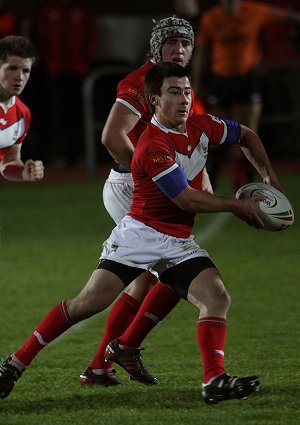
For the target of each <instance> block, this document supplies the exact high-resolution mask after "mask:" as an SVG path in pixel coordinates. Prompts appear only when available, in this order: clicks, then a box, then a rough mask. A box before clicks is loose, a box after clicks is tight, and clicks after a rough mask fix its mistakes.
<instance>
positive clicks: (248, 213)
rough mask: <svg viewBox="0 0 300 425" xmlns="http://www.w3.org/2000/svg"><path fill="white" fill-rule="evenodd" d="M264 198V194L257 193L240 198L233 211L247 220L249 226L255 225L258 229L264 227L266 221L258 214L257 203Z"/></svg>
mask: <svg viewBox="0 0 300 425" xmlns="http://www.w3.org/2000/svg"><path fill="white" fill-rule="evenodd" d="M263 199H264V196H262V195H256V196H253V197H251V198H241V199H239V200H238V201H239V202H238V203H237V205H236V206H235V209H234V211H233V213H234V214H235V215H236V216H237V217H238V218H240V219H241V220H243V221H245V222H246V223H247V224H248V225H249V226H252V227H255V228H256V229H263V228H264V222H263V221H262V219H261V217H260V216H259V214H258V211H257V208H256V204H257V203H258V202H260V201H262V200H263Z"/></svg>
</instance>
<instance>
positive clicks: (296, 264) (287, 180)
mask: <svg viewBox="0 0 300 425" xmlns="http://www.w3.org/2000/svg"><path fill="white" fill-rule="evenodd" d="M281 181H282V183H283V186H284V187H285V188H286V194H287V195H288V197H289V198H290V199H291V201H292V203H293V205H294V208H295V211H296V223H295V224H294V226H293V227H292V228H291V229H289V230H287V231H284V232H277V233H271V232H266V231H256V230H255V229H253V228H250V227H248V226H247V225H246V224H244V223H242V222H241V221H239V220H238V219H236V218H235V217H233V216H228V217H226V220H224V222H223V224H222V226H221V227H220V228H219V229H218V230H217V231H216V229H215V227H214V226H215V225H214V221H213V220H215V218H216V217H213V216H215V215H204V216H202V217H198V219H197V223H196V226H195V234H196V235H197V237H198V238H199V240H201V234H204V235H206V236H205V237H204V238H203V240H201V243H202V245H203V247H205V248H206V249H207V250H208V251H209V253H210V255H211V257H212V259H213V260H214V262H215V263H216V265H217V266H218V268H219V270H220V271H221V274H222V276H223V278H224V281H225V283H226V286H227V288H228V290H229V293H230V294H231V297H232V305H231V309H230V312H229V317H228V339H227V346H226V367H227V371H228V372H229V373H232V374H238V375H244V374H245V375H247V374H258V375H259V376H261V378H262V386H261V392H260V393H258V394H257V395H255V396H253V397H250V398H249V399H248V400H242V401H230V402H224V403H220V404H219V405H217V406H213V407H211V406H207V405H205V404H204V403H203V401H202V400H201V380H202V376H201V375H202V373H201V362H200V355H199V350H198V347H197V343H196V338H195V334H196V322H197V309H196V308H195V307H193V306H192V305H190V304H188V303H187V302H185V301H182V302H181V303H180V304H179V306H178V307H177V308H176V309H175V310H174V311H173V312H172V313H171V314H170V316H169V317H167V318H166V319H165V320H164V321H163V322H162V323H160V324H159V326H158V327H157V328H156V329H155V330H154V331H153V332H152V333H151V334H150V336H149V337H148V339H147V340H145V342H144V347H145V352H143V358H144V362H145V364H146V366H147V367H148V369H149V370H150V371H151V372H154V373H155V375H156V376H157V377H158V379H159V380H160V382H161V383H160V385H157V386H154V387H147V386H143V385H141V384H137V383H135V382H132V381H130V380H129V379H128V376H127V375H126V373H125V372H124V371H123V370H122V369H121V368H120V367H118V366H117V367H116V369H117V371H118V375H119V377H120V378H121V379H122V381H123V385H120V386H118V388H102V387H92V388H91V387H83V388H82V387H80V385H79V374H80V372H81V371H82V370H83V369H84V368H85V367H86V365H87V364H88V362H89V360H90V358H91V356H92V355H93V353H94V351H95V349H96V347H97V344H98V341H99V338H100V336H101V332H102V329H103V325H104V322H105V318H106V315H107V311H105V312H103V313H102V314H100V315H98V316H96V317H94V318H92V319H89V320H87V321H85V322H83V323H80V324H78V325H76V326H74V328H72V329H71V330H70V331H68V332H67V333H66V334H65V335H64V336H62V337H61V338H59V339H58V340H57V341H55V342H54V343H52V344H51V345H50V346H48V347H47V348H46V349H44V350H43V351H42V352H41V353H40V355H39V356H38V357H37V358H36V359H35V360H34V361H33V363H32V365H31V366H30V368H28V370H27V371H26V372H25V373H24V375H23V376H22V378H21V379H20V381H19V382H18V383H17V385H16V387H15V389H14V390H13V392H12V393H11V395H10V396H9V397H8V398H7V399H5V400H0V425H40V424H42V425H82V424H90V425H94V424H95V425H96V424H99V425H127V424H128V425H152V424H157V425H163V424H164V425H194V424H201V425H211V424H222V425H229V424H230V425H232V424H234V425H241V424H243V425H296V424H298V423H299V417H300V401H299V400H300V356H299V353H300V351H299V343H300V320H299V319H300V313H299V311H300V309H299V298H300V289H299V284H300V279H299V278H300V245H299V241H300V225H299V221H298V215H299V211H300V196H299V195H300V193H299V175H297V174H285V175H283V176H282V178H281ZM223 190H224V192H225V193H230V189H229V188H228V184H227V182H226V181H225V182H224V188H223ZM101 191H102V182H101V181H100V182H81V183H80V182H78V183H71V182H68V183H52V184H46V183H39V184H35V185H34V184H13V183H11V184H9V183H8V184H5V185H2V186H1V187H0V226H1V229H0V231H1V235H0V236H1V240H0V243H1V245H0V356H1V357H2V358H3V357H6V356H7V355H9V354H10V353H11V352H13V351H14V350H16V349H18V348H19V346H20V345H21V344H22V343H23V342H24V340H25V338H27V336H29V335H30V333H31V332H32V330H33V329H34V327H35V326H36V325H37V323H38V322H39V321H40V320H41V318H42V317H43V316H44V315H45V314H46V313H47V312H48V310H49V309H50V308H52V307H53V306H54V305H55V304H56V303H57V302H59V301H60V300H62V299H65V298H70V297H72V296H74V295H76V294H77V293H78V291H79V290H80V289H81V287H82V286H83V284H84V283H85V282H86V280H87V278H88V277H89V275H90V273H91V271H92V270H93V267H94V266H95V264H96V263H97V259H98V255H99V254H100V252H101V244H102V241H103V240H104V239H105V238H106V237H107V236H108V235H109V233H110V230H111V229H112V227H113V222H112V220H111V219H110V218H109V216H108V214H107V213H106V212H105V210H104V207H103V204H102V198H101ZM208 228H209V229H211V231H210V232H207V233H204V230H205V229H208Z"/></svg>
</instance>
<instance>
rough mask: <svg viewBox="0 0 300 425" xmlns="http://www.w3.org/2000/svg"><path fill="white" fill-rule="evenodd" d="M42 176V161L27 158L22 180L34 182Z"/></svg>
mask: <svg viewBox="0 0 300 425" xmlns="http://www.w3.org/2000/svg"><path fill="white" fill-rule="evenodd" d="M43 178H44V165H43V163H42V161H33V160H32V159H28V160H27V161H26V162H25V164H24V170H23V180H24V181H28V182H36V181H39V180H42V179H43Z"/></svg>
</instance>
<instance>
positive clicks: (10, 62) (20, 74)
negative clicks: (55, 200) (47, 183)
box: [0, 35, 44, 182]
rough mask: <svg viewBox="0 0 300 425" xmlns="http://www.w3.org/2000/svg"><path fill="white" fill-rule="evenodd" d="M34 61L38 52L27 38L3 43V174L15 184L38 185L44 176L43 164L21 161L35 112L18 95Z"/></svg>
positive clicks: (0, 139)
mask: <svg viewBox="0 0 300 425" xmlns="http://www.w3.org/2000/svg"><path fill="white" fill-rule="evenodd" d="M34 61H35V53H34V49H33V47H32V45H31V43H30V42H29V41H28V40H27V39H26V38H24V37H21V36H16V35H9V36H6V37H3V38H2V39H1V40H0V130H1V131H0V173H1V174H2V176H3V177H4V178H6V179H7V180H11V181H30V182H35V181H38V180H41V179H42V178H43V177H44V166H43V163H42V161H33V160H32V159H28V160H27V161H26V162H25V163H24V162H23V161H22V159H21V146H22V142H23V140H24V139H25V137H26V135H27V132H28V130H29V126H30V118H31V113H30V110H29V109H28V107H27V106H26V105H24V103H23V102H22V101H21V100H20V99H19V97H18V96H19V95H20V94H21V93H22V91H23V90H24V88H25V86H26V84H27V81H28V79H29V77H30V73H31V67H32V65H33V63H34Z"/></svg>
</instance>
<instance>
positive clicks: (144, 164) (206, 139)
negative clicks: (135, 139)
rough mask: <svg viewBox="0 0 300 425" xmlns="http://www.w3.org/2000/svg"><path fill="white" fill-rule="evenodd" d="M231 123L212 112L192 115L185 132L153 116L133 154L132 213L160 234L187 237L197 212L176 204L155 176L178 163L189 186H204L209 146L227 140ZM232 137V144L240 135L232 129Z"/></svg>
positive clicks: (198, 187) (236, 141)
mask: <svg viewBox="0 0 300 425" xmlns="http://www.w3.org/2000/svg"><path fill="white" fill-rule="evenodd" d="M228 125H230V124H227V123H226V122H224V121H222V120H220V119H219V118H217V117H213V116H211V115H193V116H191V117H189V118H188V120H187V123H186V133H184V134H183V133H177V132H174V131H172V130H169V129H167V128H165V127H163V126H162V125H160V124H159V123H158V122H157V121H156V117H153V118H152V120H151V124H149V125H148V127H147V129H146V130H145V131H144V133H143V134H142V136H141V138H140V141H139V143H138V145H137V147H136V149H135V151H134V154H133V159H132V176H133V181H134V190H133V198H132V199H133V200H132V206H131V210H130V214H129V215H130V216H131V217H133V218H135V219H136V220H139V221H141V222H143V223H145V224H146V225H147V226H150V227H152V228H154V229H156V230H158V231H159V232H161V233H165V234H168V235H172V236H175V237H179V238H188V237H189V236H190V234H191V232H192V228H193V225H194V219H195V215H196V214H194V213H191V212H188V211H183V210H181V209H180V208H179V207H178V206H177V205H176V204H174V202H172V200H171V199H169V198H168V197H167V196H166V195H165V194H164V193H163V192H162V191H161V190H160V188H159V187H158V185H157V184H156V183H155V181H154V180H155V177H156V176H158V175H159V174H160V173H162V172H164V171H166V173H168V171H170V169H172V166H174V164H177V165H179V166H180V167H181V169H182V170H183V171H184V173H185V175H186V177H187V180H188V183H189V185H190V186H191V187H193V188H194V189H201V188H202V179H203V169H204V167H205V164H206V159H207V153H208V145H209V144H214V145H218V144H221V143H224V142H225V143H226V142H228V134H229V132H228V131H227V130H228ZM230 137H231V139H230V143H239V137H238V135H234V136H232V132H231V136H230Z"/></svg>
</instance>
